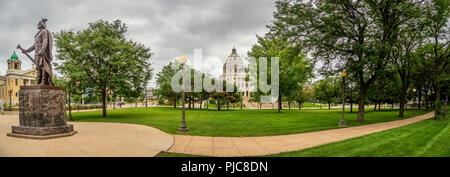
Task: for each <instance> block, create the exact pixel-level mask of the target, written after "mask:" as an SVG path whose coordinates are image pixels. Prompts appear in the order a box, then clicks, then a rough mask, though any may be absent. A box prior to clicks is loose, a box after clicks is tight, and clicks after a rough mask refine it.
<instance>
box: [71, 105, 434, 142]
mask: <svg viewBox="0 0 450 177" xmlns="http://www.w3.org/2000/svg"><path fill="white" fill-rule="evenodd" d="M412 111H413V110H407V111H406V113H405V116H406V117H411V113H412ZM414 111H415V114H416V115H420V114H424V113H426V111H424V110H414ZM397 114H398V112H397V111H396V110H384V111H381V112H374V111H371V109H368V110H367V111H366V114H365V122H364V123H358V122H356V116H357V114H356V112H354V113H346V121H347V124H348V125H349V126H358V125H364V124H371V123H377V122H385V121H393V120H398V119H399V118H398V117H397ZM101 115H102V113H101V111H92V112H77V113H72V117H73V119H74V121H83V122H120V123H131V124H142V125H148V126H151V127H155V128H157V129H160V130H162V131H164V132H167V133H169V134H178V132H177V130H178V127H179V126H180V121H181V109H173V108H167V107H166V108H162V107H157V108H123V109H116V110H108V116H107V117H106V118H103V117H102V116H101ZM340 117H341V111H340V110H339V109H332V110H328V109H322V110H283V111H282V113H277V110H230V111H226V110H223V111H217V110H200V109H195V110H186V124H187V126H188V127H189V129H190V132H189V133H187V134H189V135H202V136H268V135H281V134H293V133H301V132H310V131H318V130H326V129H334V128H338V126H337V125H338V122H339V120H340Z"/></svg>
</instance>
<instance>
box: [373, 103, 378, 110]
mask: <svg viewBox="0 0 450 177" xmlns="http://www.w3.org/2000/svg"><path fill="white" fill-rule="evenodd" d="M376 110H377V102H376V101H375V106H374V107H373V111H376Z"/></svg>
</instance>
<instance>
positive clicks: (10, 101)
mask: <svg viewBox="0 0 450 177" xmlns="http://www.w3.org/2000/svg"><path fill="white" fill-rule="evenodd" d="M11 108H12V90H9V111H12V110H11Z"/></svg>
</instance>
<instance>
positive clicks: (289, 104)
mask: <svg viewBox="0 0 450 177" xmlns="http://www.w3.org/2000/svg"><path fill="white" fill-rule="evenodd" d="M288 107H289V109H291V102H290V101H288Z"/></svg>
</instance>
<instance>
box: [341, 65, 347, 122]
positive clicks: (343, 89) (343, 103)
mask: <svg viewBox="0 0 450 177" xmlns="http://www.w3.org/2000/svg"><path fill="white" fill-rule="evenodd" d="M346 76H347V73H346V72H341V77H342V116H341V121H339V127H346V126H347V123H345V119H344V113H345V77H346Z"/></svg>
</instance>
